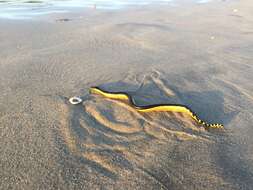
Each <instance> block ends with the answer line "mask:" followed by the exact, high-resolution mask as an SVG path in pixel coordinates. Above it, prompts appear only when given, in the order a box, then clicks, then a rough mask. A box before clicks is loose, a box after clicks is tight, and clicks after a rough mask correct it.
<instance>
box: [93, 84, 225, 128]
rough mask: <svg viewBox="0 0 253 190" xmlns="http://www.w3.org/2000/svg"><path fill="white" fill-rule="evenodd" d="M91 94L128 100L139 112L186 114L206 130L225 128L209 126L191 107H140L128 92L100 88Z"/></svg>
mask: <svg viewBox="0 0 253 190" xmlns="http://www.w3.org/2000/svg"><path fill="white" fill-rule="evenodd" d="M90 93H91V94H98V95H102V96H104V97H106V98H111V99H118V100H127V101H128V102H129V103H130V105H131V106H132V107H134V108H135V109H136V110H137V111H139V112H153V111H159V112H178V113H186V114H188V115H189V116H191V117H192V118H193V119H194V120H195V121H197V123H199V124H200V125H203V126H204V127H205V128H206V129H210V128H218V129H221V128H223V127H224V126H223V125H222V124H209V123H206V122H204V121H203V120H201V119H200V118H199V117H198V116H197V115H196V114H195V113H194V112H193V111H192V110H191V109H190V108H189V107H187V106H185V105H180V104H153V105H146V106H140V105H137V104H136V103H135V101H134V99H133V98H132V96H131V95H130V94H128V93H127V92H108V91H106V90H103V89H101V88H100V87H91V88H90Z"/></svg>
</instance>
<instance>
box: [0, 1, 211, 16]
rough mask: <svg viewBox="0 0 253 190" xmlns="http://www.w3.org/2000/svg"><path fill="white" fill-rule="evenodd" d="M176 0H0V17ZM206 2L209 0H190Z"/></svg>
mask: <svg viewBox="0 0 253 190" xmlns="http://www.w3.org/2000/svg"><path fill="white" fill-rule="evenodd" d="M177 1H178V0H0V18H8V19H30V18H34V17H36V16H39V15H46V14H52V13H62V12H69V11H73V9H74V8H80V7H84V8H93V9H94V8H96V9H110V10H117V9H121V8H126V7H130V6H144V5H149V4H157V5H175V3H176V2H177ZM191 1H193V2H196V3H207V2H209V1H211V0H191Z"/></svg>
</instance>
